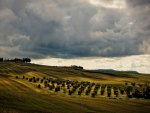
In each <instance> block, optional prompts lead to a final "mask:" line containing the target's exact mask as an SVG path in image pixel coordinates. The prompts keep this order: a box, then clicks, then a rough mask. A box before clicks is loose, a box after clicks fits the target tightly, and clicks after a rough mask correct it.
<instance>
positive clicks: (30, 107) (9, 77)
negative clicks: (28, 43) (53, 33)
mask: <svg viewBox="0 0 150 113" xmlns="http://www.w3.org/2000/svg"><path fill="white" fill-rule="evenodd" d="M119 74H121V73H119ZM131 74H132V73H131ZM16 75H17V76H19V77H22V76H23V75H24V76H26V77H33V76H35V77H44V76H45V77H53V78H62V79H69V80H79V81H82V80H84V81H86V80H87V81H91V82H97V83H101V84H105V83H107V84H124V83H125V82H137V83H143V84H144V83H150V76H149V75H144V74H137V75H134V77H133V76H131V77H129V76H130V73H129V75H127V77H125V76H124V77H122V76H121V75H120V76H119V75H118V76H111V75H107V74H102V73H92V72H87V71H79V70H73V69H71V68H67V67H52V66H41V65H35V64H26V63H13V62H5V63H0V113H149V112H150V101H149V100H146V99H125V98H122V99H109V98H103V97H96V98H91V97H88V96H76V95H73V96H69V95H65V94H57V93H52V92H50V91H48V90H45V89H44V88H42V89H38V88H36V87H35V84H32V83H29V82H27V81H25V80H21V79H19V80H17V79H15V76H16ZM135 76H136V77H135Z"/></svg>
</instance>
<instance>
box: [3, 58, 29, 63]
mask: <svg viewBox="0 0 150 113" xmlns="http://www.w3.org/2000/svg"><path fill="white" fill-rule="evenodd" d="M0 62H24V63H30V62H31V59H30V58H22V59H21V58H14V59H4V58H0Z"/></svg>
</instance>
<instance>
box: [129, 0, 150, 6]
mask: <svg viewBox="0 0 150 113" xmlns="http://www.w3.org/2000/svg"><path fill="white" fill-rule="evenodd" d="M127 3H128V4H129V5H131V6H142V5H150V0H127Z"/></svg>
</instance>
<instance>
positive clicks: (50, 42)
mask: <svg viewBox="0 0 150 113" xmlns="http://www.w3.org/2000/svg"><path fill="white" fill-rule="evenodd" d="M144 1H145V2H144ZM144 1H143V2H142V3H140V2H139V1H138V0H137V2H135V1H134V0H133V1H132V2H131V1H128V0H126V2H127V7H126V8H125V9H119V8H107V7H102V6H94V5H92V4H90V2H88V1H87V0H76V1H70V0H63V1H60V0H19V1H18V0H0V50H1V53H0V56H4V57H10V56H21V57H22V56H29V57H33V58H41V57H47V56H53V57H65V58H70V57H83V56H84V57H86V56H104V57H114V56H116V57H119V56H128V55H135V54H149V46H148V45H147V43H146V42H147V41H148V40H149V38H150V37H149V34H150V29H149V26H150V24H149V23H150V19H149V15H148V13H149V11H150V9H149V6H148V5H147V7H145V6H144V5H143V6H140V7H131V6H133V5H140V4H147V3H148V1H146V0H144ZM101 2H103V3H104V4H110V5H111V4H113V3H115V2H114V0H107V1H105V0H104V1H101ZM9 48H12V49H9Z"/></svg>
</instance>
